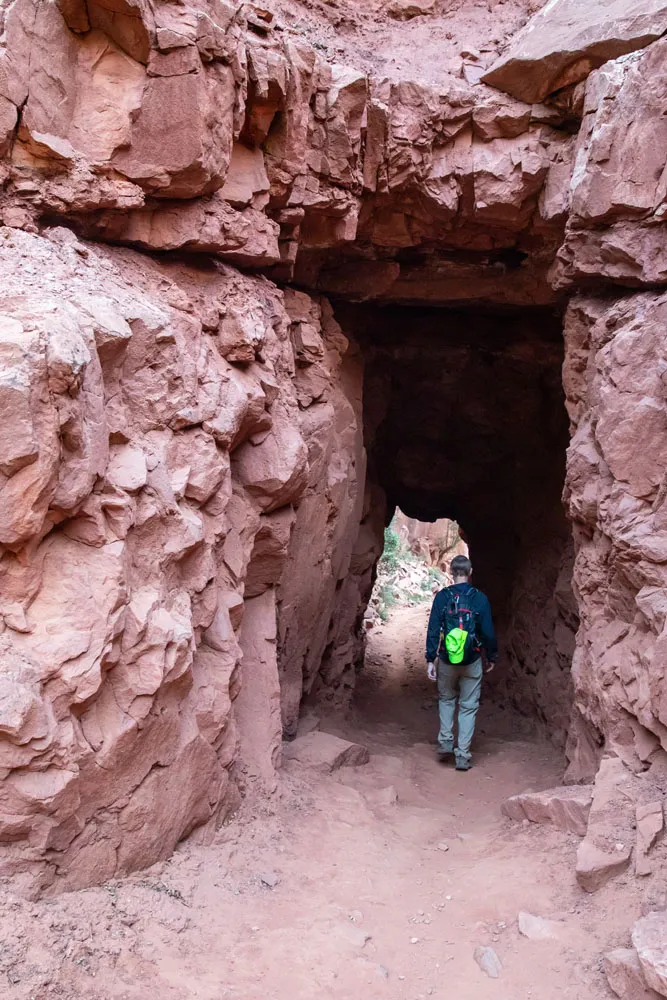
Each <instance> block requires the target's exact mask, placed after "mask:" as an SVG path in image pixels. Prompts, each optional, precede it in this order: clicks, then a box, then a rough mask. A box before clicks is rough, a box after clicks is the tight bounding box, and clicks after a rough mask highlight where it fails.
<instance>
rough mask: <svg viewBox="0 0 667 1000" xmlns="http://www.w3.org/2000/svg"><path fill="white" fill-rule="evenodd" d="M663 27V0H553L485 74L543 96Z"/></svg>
mask: <svg viewBox="0 0 667 1000" xmlns="http://www.w3.org/2000/svg"><path fill="white" fill-rule="evenodd" d="M665 32H667V4H666V3H664V2H663V0H649V2H647V0H612V2H611V3H609V0H590V2H588V3H586V5H585V6H582V5H581V4H580V3H579V2H578V0H553V2H552V3H548V4H546V5H545V7H544V8H543V10H541V11H540V12H539V13H538V14H536V16H535V17H534V18H532V19H531V20H530V21H529V22H528V24H527V25H526V27H525V28H524V29H523V31H521V32H519V33H518V34H517V35H516V37H515V38H514V39H513V40H512V42H511V44H510V46H509V48H508V50H507V51H506V52H504V53H503V55H502V56H501V58H500V59H499V60H498V61H497V62H496V63H494V65H493V66H491V68H490V69H489V70H488V72H487V73H485V74H484V76H483V77H482V79H483V80H484V82H485V83H488V84H490V85H491V86H492V87H498V88H499V89H500V90H506V91H507V93H508V94H512V96H513V97H517V98H518V99H519V100H521V101H526V102H533V101H543V100H544V99H545V97H548V96H549V95H550V94H553V93H554V92H555V91H559V90H563V89H564V88H566V87H571V86H572V85H573V84H577V83H579V82H580V81H582V80H585V79H586V77H587V76H588V75H589V73H590V72H591V70H592V69H597V67H598V66H601V65H602V64H603V63H605V62H607V61H608V60H610V59H616V58H617V57H618V56H622V55H624V54H625V53H626V52H634V51H635V50H636V49H641V48H643V47H644V46H645V45H648V44H649V43H650V42H654V41H656V39H658V38H660V36H661V35H664V34H665Z"/></svg>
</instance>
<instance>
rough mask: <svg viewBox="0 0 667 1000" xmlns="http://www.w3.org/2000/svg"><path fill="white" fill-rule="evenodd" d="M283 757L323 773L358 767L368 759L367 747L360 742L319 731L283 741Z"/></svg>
mask: <svg viewBox="0 0 667 1000" xmlns="http://www.w3.org/2000/svg"><path fill="white" fill-rule="evenodd" d="M283 757H284V759H285V760H293V761H298V763H299V764H302V765H304V766H305V767H311V768H313V769H314V770H316V771H320V772H321V773H323V774H331V772H332V771H337V770H338V768H339V767H358V766H359V765H360V764H367V763H368V761H369V760H370V755H369V753H368V750H367V748H366V747H364V746H361V744H359V743H350V742H349V741H348V740H342V739H341V738H340V737H339V736H333V735H332V734H331V733H323V732H319V731H316V732H312V733H308V734H307V735H306V736H297V738H296V739H295V740H292V742H291V743H285V744H284V747H283Z"/></svg>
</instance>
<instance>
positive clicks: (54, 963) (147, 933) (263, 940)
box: [0, 607, 631, 1000]
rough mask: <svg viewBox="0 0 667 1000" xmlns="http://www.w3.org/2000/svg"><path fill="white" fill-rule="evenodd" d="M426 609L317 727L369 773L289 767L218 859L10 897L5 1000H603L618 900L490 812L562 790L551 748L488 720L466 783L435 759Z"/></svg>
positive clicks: (507, 722)
mask: <svg viewBox="0 0 667 1000" xmlns="http://www.w3.org/2000/svg"><path fill="white" fill-rule="evenodd" d="M426 614H427V609H426V608H424V607H420V608H416V609H402V610H399V611H397V612H396V613H395V614H394V616H393V618H392V620H391V621H390V623H389V625H388V626H386V627H384V628H383V629H381V630H380V632H379V633H378V634H377V635H375V636H374V637H373V640H372V642H371V646H370V650H369V663H368V667H367V670H366V672H365V675H364V677H363V680H362V681H361V682H360V685H359V690H358V694H357V698H356V701H355V704H354V706H353V709H352V710H351V711H350V713H349V717H348V718H347V719H346V720H345V722H344V723H343V722H341V721H340V720H339V721H337V722H333V721H325V722H323V723H322V728H323V729H326V730H328V731H330V732H336V733H338V734H339V735H345V736H347V737H348V738H349V737H354V738H355V739H356V740H358V741H360V742H363V743H365V744H366V745H367V746H368V747H369V749H370V751H371V754H372V756H371V762H370V763H369V764H367V765H365V766H364V767H360V768H344V769H342V770H340V771H338V772H337V773H336V774H335V775H333V776H331V777H321V776H318V775H316V774H314V773H312V772H309V771H308V770H305V769H304V768H302V767H301V766H300V765H295V764H289V765H287V766H286V768H285V769H284V772H283V775H282V779H281V786H280V789H279V792H278V793H277V795H276V796H275V797H274V799H273V800H272V801H271V802H270V803H268V804H264V805H263V806H262V807H261V808H256V809H255V810H254V812H251V811H249V810H248V813H249V814H248V815H246V817H245V823H246V825H245V826H244V827H243V829H242V830H240V829H239V828H237V827H229V828H228V829H227V830H224V831H222V833H221V836H220V838H219V842H218V843H216V844H214V845H212V846H211V847H206V848H204V847H200V846H196V845H192V844H186V845H184V846H183V847H182V849H181V850H179V852H178V853H177V854H176V855H175V857H174V858H172V860H171V861H169V862H167V863H165V864H162V865H159V866H155V867H154V868H153V869H151V870H150V871H149V872H144V873H140V874H138V875H136V876H133V877H132V878H130V879H127V880H124V881H122V882H118V883H114V884H113V885H108V886H106V887H102V888H100V889H94V890H89V891H87V892H81V893H71V894H69V895H66V896H62V897H59V898H58V899H55V900H52V901H48V902H41V903H39V904H30V903H25V902H23V901H20V900H15V899H11V898H8V897H5V898H4V899H3V900H2V901H1V902H0V908H1V912H0V916H1V917H2V921H1V923H0V927H1V930H0V935H2V938H1V939H0V997H2V998H5V997H7V998H12V1000H13V998H16V1000H28V998H32V1000H47V998H52V997H58V998H61V1000H62V998H65V1000H67V998H74V997H76V998H77V1000H78V998H85V1000H121V998H122V1000H137V998H140V997H141V998H144V997H146V998H148V997H156V998H160V1000H195V998H198V1000H227V998H238V1000H240V998H245V1000H319V998H331V1000H353V998H355V1000H356V998H359V997H362V996H363V997H364V998H376V997H377V998H385V1000H418V998H426V997H436V998H442V1000H444V998H456V1000H473V998H474V1000H487V998H489V1000H490V998H494V1000H524V998H535V1000H556V998H559V1000H560V998H563V1000H564V998H571V1000H589V998H590V1000H595V998H603V997H609V996H610V994H609V992H608V991H607V988H606V986H605V985H604V982H603V978H602V975H601V973H600V971H599V968H598V965H599V956H600V953H601V951H602V950H604V949H605V948H607V947H612V946H617V945H623V944H626V933H627V932H626V930H625V928H627V927H628V926H629V924H630V923H631V920H630V919H629V914H628V910H627V907H619V908H615V907H614V905H613V904H614V900H615V898H616V897H614V896H613V895H605V894H604V891H603V893H602V894H598V895H596V896H595V897H591V896H586V895H585V894H583V893H581V892H580V890H578V889H577V887H576V885H575V883H574V877H573V871H572V862H573V857H574V852H575V848H576V843H577V838H575V837H573V836H571V835H567V834H562V833H559V832H558V831H554V830H550V829H547V828H544V827H532V826H531V827H529V828H527V829H525V828H523V827H522V826H520V825H519V826H517V825H513V824H511V823H510V822H509V821H507V820H504V819H503V818H502V816H501V814H500V809H499V806H500V803H501V801H502V800H503V799H504V798H505V797H506V796H507V795H509V794H511V793H513V792H516V791H519V790H522V789H525V788H527V787H533V788H539V787H547V786H548V785H550V784H553V783H555V782H557V781H558V779H559V776H560V765H561V762H560V760H559V758H558V755H557V754H556V753H555V751H554V750H553V749H552V748H550V747H549V746H548V745H546V744H543V743H539V742H537V743H536V742H531V741H530V740H529V739H527V738H526V737H525V736H522V735H521V734H520V733H517V731H516V722H515V720H513V719H512V718H509V717H503V716H502V715H500V714H498V713H497V712H496V713H495V714H494V713H493V712H491V711H488V710H487V711H486V712H485V714H484V715H483V717H482V719H481V720H480V727H479V739H478V742H477V745H476V748H475V749H476V753H475V767H474V768H473V770H472V771H470V772H469V773H466V774H462V773H457V772H455V771H454V769H453V768H452V767H447V766H443V765H440V764H438V763H437V762H436V761H435V759H434V754H433V746H432V740H433V737H434V735H435V733H434V726H435V708H434V704H433V694H434V691H433V687H432V686H431V685H430V684H429V682H428V681H427V680H426V678H425V677H424V672H423V660H422V643H423V633H424V628H425V623H426ZM396 797H397V800H396V801H393V800H394V798H396ZM443 843H445V844H446V845H447V847H448V850H446V851H445V850H443V849H442V848H441V847H440V846H439V845H440V844H443ZM267 883H268V884H267ZM613 891H617V890H613ZM625 898H626V900H627V896H626V897H625ZM520 910H527V911H530V912H532V913H534V914H537V915H539V916H542V917H549V918H552V919H556V920H559V921H561V923H560V924H559V930H558V935H559V936H558V939H557V940H549V941H529V940H527V939H526V938H523V937H521V936H520V935H519V933H518V929H517V924H516V921H517V914H518V912H519V911H520ZM619 911H620V912H619ZM478 945H488V946H491V947H493V948H494V949H495V951H496V952H497V954H498V956H499V958H500V960H501V962H502V966H503V968H502V972H501V974H500V978H498V979H490V978H488V977H487V976H486V975H485V974H484V973H483V972H482V971H481V970H480V969H479V968H478V966H477V964H476V963H475V961H474V959H473V952H474V949H475V947H477V946H478Z"/></svg>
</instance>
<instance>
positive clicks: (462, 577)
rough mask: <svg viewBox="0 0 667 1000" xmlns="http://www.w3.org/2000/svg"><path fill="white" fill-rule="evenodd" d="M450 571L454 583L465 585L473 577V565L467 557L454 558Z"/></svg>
mask: <svg viewBox="0 0 667 1000" xmlns="http://www.w3.org/2000/svg"><path fill="white" fill-rule="evenodd" d="M449 569H450V572H451V574H452V576H453V577H454V583H465V582H467V581H468V580H469V579H470V577H471V576H472V563H471V562H470V560H469V559H468V557H467V556H454V558H453V559H452V561H451V564H450V567H449Z"/></svg>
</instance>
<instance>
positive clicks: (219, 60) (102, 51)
mask: <svg viewBox="0 0 667 1000" xmlns="http://www.w3.org/2000/svg"><path fill="white" fill-rule="evenodd" d="M489 3H490V6H491V7H493V9H494V12H495V15H496V16H497V37H494V39H493V40H491V41H489V39H488V30H487V27H488V26H487V25H486V23H485V22H486V20H487V18H486V13H484V16H483V17H482V18H481V19H479V18H477V15H475V18H473V20H472V21H471V22H470V24H471V25H473V27H474V25H476V27H474V32H476V33H477V35H476V41H477V43H478V46H479V47H474V46H469V45H468V44H467V43H466V47H465V49H464V50H461V51H459V50H460V49H461V46H460V45H459V43H458V42H456V40H455V38H454V36H453V34H452V32H451V31H450V30H449V28H448V27H447V24H448V22H447V17H448V16H449V15H448V13H447V12H443V11H439V7H438V10H436V9H435V8H434V9H433V11H429V12H428V16H429V17H432V18H433V20H432V22H431V27H432V29H433V32H434V34H433V39H435V41H434V43H433V44H435V49H433V48H429V50H428V51H430V52H431V53H432V54H433V53H436V50H437V53H436V54H437V59H436V58H435V55H434V62H433V65H428V66H427V65H425V64H424V65H422V63H423V60H421V59H419V58H418V56H419V54H420V52H421V49H419V48H415V51H414V53H413V57H412V61H411V62H410V61H408V63H405V64H403V65H402V66H401V68H400V69H399V68H397V67H396V66H393V64H392V62H391V60H392V59H393V58H394V57H393V55H392V53H391V52H390V51H389V49H386V50H385V49H382V47H381V45H380V42H378V45H379V46H380V47H379V48H378V51H377V52H376V53H371V54H369V52H368V50H367V49H363V48H361V49H360V48H357V47H355V43H354V39H353V38H352V40H350V39H349V38H347V35H346V38H347V41H345V44H343V43H342V42H340V39H339V38H338V37H336V38H335V39H333V40H332V38H333V36H332V34H331V31H330V30H329V29H330V28H331V25H330V24H329V22H327V24H329V27H328V28H326V31H324V34H323V35H322V36H321V37H322V38H327V39H329V41H327V42H324V41H319V42H318V43H317V44H314V43H312V42H311V40H309V32H310V34H312V37H313V38H315V39H316V40H317V38H319V37H320V36H319V35H318V34H317V32H318V31H320V28H321V27H322V25H321V24H320V25H319V27H318V24H319V22H317V18H318V17H320V16H321V17H323V18H324V19H325V20H326V18H327V17H328V14H327V13H326V11H325V12H324V13H322V11H320V9H319V7H317V11H319V13H317V12H315V13H313V12H312V11H311V12H310V13H308V14H307V15H306V14H305V13H304V17H312V18H314V19H315V20H314V21H312V23H311V24H310V28H308V30H306V29H305V28H303V27H299V26H298V25H295V24H293V23H292V19H291V14H290V10H289V9H288V8H289V5H287V6H284V5H282V4H281V3H277V2H276V3H275V4H273V5H271V6H272V9H271V10H265V9H264V8H263V7H262V8H259V7H256V6H254V5H253V4H242V5H235V4H233V3H229V2H227V0H216V2H215V3H213V2H211V3H210V4H209V3H206V2H202V4H201V5H198V6H197V11H196V13H195V12H194V9H193V10H191V9H190V8H189V7H187V6H181V5H176V4H171V3H165V4H161V5H158V7H156V8H155V9H154V8H153V6H152V5H150V4H144V3H143V2H137V3H136V4H135V3H134V2H129V0H128V3H125V2H124V0H122V2H119V3H118V5H117V6H118V8H119V9H118V10H117V11H116V10H115V9H114V14H113V16H110V15H109V11H108V10H107V9H106V8H105V7H104V6H103V5H100V4H98V3H97V2H95V0H90V2H88V3H83V2H79V0H72V2H66V3H57V4H55V3H54V4H48V5H44V4H41V5H40V4H34V2H33V0H16V2H15V3H14V4H13V5H11V8H10V9H9V10H8V12H7V15H6V18H5V20H4V21H3V23H2V31H3V34H2V51H1V52H0V56H1V57H2V59H3V60H4V63H3V65H5V71H6V72H5V75H6V77H7V87H6V88H5V89H6V91H7V93H6V94H5V93H4V91H3V93H2V94H1V95H0V96H1V97H2V102H3V103H2V115H0V157H2V163H1V168H2V171H3V180H4V185H3V190H2V194H1V200H0V211H1V213H2V221H3V223H4V225H3V227H2V230H1V232H0V274H1V275H2V282H1V283H0V357H1V359H2V370H1V371H0V416H2V421H0V492H1V493H2V498H1V504H0V583H1V585H2V587H1V594H0V598H1V604H0V614H1V622H2V625H1V628H0V654H1V655H2V666H3V672H2V676H1V677H0V772H1V774H2V781H1V782H0V874H1V875H3V876H4V875H7V876H11V877H12V878H14V879H16V880H17V884H18V885H20V886H21V887H22V888H23V889H24V890H25V891H26V892H27V893H31V894H33V895H35V894H38V893H39V892H57V891H60V890H64V889H69V888H78V887H81V886H86V885H92V884H95V883H100V882H102V881H103V880H104V879H106V878H108V877H110V876H112V875H116V874H123V873H125V872H128V871H131V870H133V869H136V868H140V867H142V866H145V865H148V864H150V863H152V862H153V861H155V860H156V859H158V858H163V857H166V856H168V855H169V853H170V852H171V851H172V850H173V849H174V847H175V845H176V844H177V843H178V842H179V841H180V840H182V839H183V838H184V837H187V836H188V835H189V834H191V833H192V832H193V831H195V830H198V831H199V833H198V836H200V837H202V838H206V837H207V836H213V835H214V832H215V830H216V829H217V828H218V827H219V826H220V824H221V823H222V822H224V820H225V818H226V817H227V816H229V815H230V814H231V813H232V812H234V810H235V809H236V808H237V807H238V804H239V801H240V800H241V797H242V796H246V795H249V794H259V795H261V794H266V795H268V794H271V792H272V790H273V789H274V788H275V786H276V781H277V777H276V775H277V772H278V770H279V768H280V761H281V753H282V746H283V738H286V739H291V738H292V737H293V736H294V734H295V732H296V728H297V725H298V720H299V712H300V709H301V706H302V705H303V703H304V701H305V700H310V701H312V700H315V701H320V702H322V703H326V704H327V705H328V706H330V707H331V706H333V707H335V706H340V707H342V706H344V705H345V703H346V701H347V699H349V696H350V692H351V690H352V688H353V685H354V679H355V675H356V672H357V670H358V669H359V667H360V664H361V662H362V660H363V639H364V637H363V629H362V617H363V610H364V607H365V605H366V602H367V601H368V597H369V594H370V590H371V586H372V582H373V574H374V567H375V564H376V562H377V559H378V557H379V555H380V550H381V545H382V530H383V527H384V525H385V523H386V522H387V518H388V516H390V512H391V510H392V509H393V508H394V507H396V506H399V507H400V508H401V509H402V510H403V511H405V512H406V513H407V514H410V515H412V516H415V517H418V518H422V519H434V518H437V517H441V516H448V517H453V518H456V520H457V521H459V522H460V524H461V525H462V527H463V530H464V531H465V534H466V538H467V539H468V541H469V544H470V548H471V554H472V557H473V560H474V563H475V567H476V572H477V580H478V582H479V584H480V586H481V587H482V588H483V589H485V590H486V591H487V592H488V593H489V596H490V598H491V600H492V603H493V606H494V609H495V613H496V618H497V621H498V625H499V632H500V637H501V644H502V649H503V663H502V670H501V671H499V674H498V677H497V679H496V681H495V684H496V686H497V694H498V696H499V697H502V698H503V699H505V700H507V701H511V702H512V703H513V704H514V705H515V706H516V707H517V708H518V709H520V710H521V711H522V712H523V713H524V714H526V715H528V716H530V717H532V718H533V719H534V720H535V721H536V724H538V725H539V726H541V727H542V728H543V729H544V730H545V731H547V732H548V733H549V734H550V735H551V736H552V738H553V739H554V740H555V741H556V742H557V743H559V745H561V746H565V749H566V756H567V761H568V762H569V764H568V779H569V780H573V781H579V780H588V781H590V780H591V779H592V778H593V777H594V775H595V772H596V769H597V765H598V762H599V757H600V751H601V749H602V748H603V747H604V748H605V750H607V751H613V753H615V754H616V755H617V756H618V757H619V758H621V759H622V760H623V761H624V763H625V764H626V765H627V766H628V767H629V768H630V769H631V770H632V771H633V772H636V773H639V772H642V771H644V770H646V769H649V768H650V767H652V766H653V764H654V762H655V761H657V760H660V759H662V756H663V755H664V752H665V751H664V746H667V729H666V728H665V726H667V712H666V711H665V707H664V705H665V698H664V690H663V688H664V671H663V670H662V667H661V663H662V660H663V658H664V645H665V641H666V640H665V633H664V627H665V618H666V611H665V601H664V587H665V584H666V582H667V580H666V578H665V570H664V566H665V560H666V558H667V557H666V555H665V553H666V552H667V541H665V530H666V529H665V521H664V501H665V496H666V491H665V480H664V463H665V458H666V456H667V424H666V422H665V403H664V396H665V393H664V368H665V365H666V364H667V361H666V360H665V347H664V337H662V334H661V332H662V330H663V328H664V316H665V310H666V309H667V305H666V303H665V296H664V291H663V288H664V286H665V283H666V281H667V277H666V275H667V268H666V266H665V259H664V217H665V185H664V167H665V164H664V162H663V160H664V156H663V152H662V151H663V150H664V148H665V142H664V141H663V140H664V127H665V124H664V123H665V120H666V119H665V117H664V114H663V108H664V104H665V100H667V98H666V97H665V79H664V73H663V72H662V69H661V67H662V66H663V64H664V53H665V46H666V45H667V42H665V40H664V39H662V38H661V37H660V36H661V35H662V34H663V31H664V26H662V22H660V23H657V22H658V21H659V19H660V16H662V15H658V14H656V15H655V18H656V19H657V20H656V22H655V23H654V22H653V21H652V20H651V16H649V15H646V17H645V18H644V19H642V18H639V19H632V18H630V19H625V20H624V19H623V18H621V20H622V21H623V31H622V32H621V34H620V35H619V31H618V30H617V28H618V26H617V25H616V23H615V22H613V19H612V22H613V23H608V20H609V19H608V18H606V16H603V13H604V12H603V13H600V10H599V9H598V8H599V7H600V5H598V4H596V5H592V6H593V7H595V10H596V11H597V14H596V15H595V17H593V19H592V22H591V24H592V26H591V27H590V32H588V33H587V32H586V31H584V32H583V33H579V31H578V28H577V25H578V23H579V21H578V20H577V18H581V17H582V16H583V15H582V13H581V11H580V10H579V12H578V13H577V17H575V18H574V19H573V17H572V16H571V11H570V15H568V16H569V20H568V19H567V18H565V20H564V21H560V20H558V19H556V22H557V26H558V31H555V28H554V24H556V22H553V23H552V21H551V20H550V19H551V18H553V17H555V15H554V13H553V11H554V8H563V7H566V8H568V9H569V6H571V4H570V0H558V2H557V3H550V4H547V5H546V6H544V7H543V9H542V5H541V4H539V3H534V2H532V0H531V2H530V3H529V2H526V3H518V2H517V3H516V4H513V5H510V4H501V3H499V2H498V3H493V2H491V0H489ZM408 6H410V5H408ZM463 6H465V4H464V5H463ZM473 6H475V5H473ZM398 7H400V8H401V10H402V9H403V7H402V3H399V4H398ZM273 8H275V9H273ZM410 9H411V10H412V7H411V6H410ZM313 10H315V8H313ZM486 10H487V8H486V7H485V11H486ZM438 11H439V12H438ZM478 13H479V12H478ZM556 14H558V11H556ZM359 16H361V14H360V15H359ZM423 16H426V15H425V14H423V12H422V13H421V14H420V13H419V12H418V13H417V14H414V11H413V13H410V14H409V16H408V15H406V19H407V20H410V21H412V19H413V17H414V18H422V20H423ZM591 16H592V15H591ZM392 17H393V15H392ZM316 22H317V23H316ZM309 23H310V22H309ZM323 23H324V22H323ZM587 24H588V22H587ZM524 25H525V26H526V28H525V31H523V32H522V31H521V30H520V29H521V28H522V26H524ZM422 27H423V25H422ZM473 27H470V30H471V31H473ZM311 29H312V30H311ZM322 30H324V29H322ZM412 30H413V29H412V28H410V27H409V26H406V25H405V24H404V19H403V15H402V14H401V16H400V17H399V18H398V21H397V24H396V25H394V26H393V27H392V31H391V33H390V35H388V36H387V37H388V38H389V39H390V42H391V43H392V44H393V42H394V41H396V40H397V39H398V38H399V34H400V37H401V38H405V37H408V36H407V35H405V34H404V33H405V32H410V31H412ZM563 33H564V35H563ZM343 34H345V33H344V32H343ZM352 34H354V33H352ZM410 37H412V36H410ZM619 38H621V40H620V41H619ZM591 39H592V40H591ZM334 42H335V44H334ZM339 42H340V44H339ZM382 44H385V43H382ZM430 44H431V43H430V42H429V45H430ZM35 45H38V46H39V47H40V52H42V54H43V55H44V58H43V59H41V60H39V66H37V62H36V61H35V60H32V61H31V60H30V59H29V58H28V56H27V55H26V53H30V52H31V51H32V49H33V46H35ZM346 46H347V47H346ZM457 46H458V47H457ZM535 46H537V48H535ZM390 48H391V45H390ZM454 50H456V51H454ZM8 53H10V55H8ZM415 53H416V54H415ZM572 53H575V55H576V58H575V59H574V61H572ZM441 55H442V60H441V61H439V60H440V56H441ZM47 65H48V67H49V71H48V72H47V70H46V69H45V68H44V67H46V66H47ZM3 79H4V77H3ZM54 109H55V110H54ZM56 112H57V113H56ZM656 122H657V124H656ZM642 128H643V129H645V130H646V131H647V133H648V134H650V135H651V136H654V137H655V141H648V142H647V141H641V142H638V141H637V138H636V137H637V134H638V130H641V129H642ZM661 157H662V158H661ZM638 359H639V363H637V361H638ZM638 442H642V445H641V446H639V447H638ZM563 501H564V502H563ZM575 634H576V638H575ZM571 668H572V669H571ZM182 788H186V789H187V795H185V796H179V797H178V808H173V801H174V797H175V790H176V789H182Z"/></svg>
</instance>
